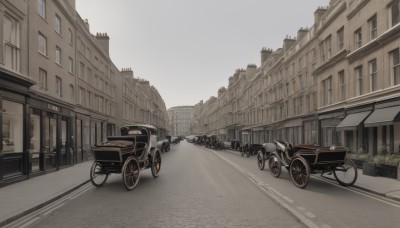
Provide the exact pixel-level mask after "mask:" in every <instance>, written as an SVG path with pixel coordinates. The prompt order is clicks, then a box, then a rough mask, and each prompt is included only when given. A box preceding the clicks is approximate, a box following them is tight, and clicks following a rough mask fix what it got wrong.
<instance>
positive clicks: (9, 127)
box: [2, 100, 24, 152]
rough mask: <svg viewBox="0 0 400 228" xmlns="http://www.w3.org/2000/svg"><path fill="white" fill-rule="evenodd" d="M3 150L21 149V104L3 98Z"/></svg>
mask: <svg viewBox="0 0 400 228" xmlns="http://www.w3.org/2000/svg"><path fill="white" fill-rule="evenodd" d="M2 113H3V115H2V136H3V152H22V151H23V145H24V143H23V131H24V128H23V123H24V121H23V105H22V104H19V103H15V102H11V101H7V100H3V110H2Z"/></svg>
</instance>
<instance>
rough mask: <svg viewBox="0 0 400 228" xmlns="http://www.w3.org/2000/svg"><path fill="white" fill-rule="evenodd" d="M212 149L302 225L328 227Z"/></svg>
mask: <svg viewBox="0 0 400 228" xmlns="http://www.w3.org/2000/svg"><path fill="white" fill-rule="evenodd" d="M209 151H212V152H213V153H214V154H215V155H217V156H218V157H220V158H221V159H222V160H224V161H225V162H226V163H228V164H229V165H231V166H232V167H233V168H235V169H236V170H238V171H239V172H241V173H242V174H244V176H245V177H246V178H247V179H249V180H250V181H251V182H253V183H254V184H255V185H256V186H257V187H258V188H259V189H260V190H261V191H262V192H264V193H265V194H266V195H268V196H269V197H270V198H272V199H273V200H274V201H275V202H277V203H278V204H279V205H280V206H281V207H283V208H285V209H286V210H287V211H289V212H290V213H291V214H292V215H293V216H295V217H296V218H297V219H299V220H300V221H301V222H302V223H303V224H304V225H306V226H307V227H309V228H319V227H322V226H324V227H330V226H329V225H327V224H326V223H325V222H323V221H322V220H321V219H319V218H318V217H317V216H316V215H315V214H313V213H312V212H311V211H308V210H306V208H305V207H303V206H301V205H299V204H298V203H296V202H295V201H293V200H292V199H290V198H289V197H287V196H285V195H283V194H282V193H280V192H279V191H277V190H276V189H274V188H273V187H271V186H269V185H267V184H265V183H264V182H263V181H262V180H261V179H260V178H258V177H256V176H255V175H254V174H253V173H251V172H250V171H248V170H246V169H244V168H242V167H240V166H239V165H238V164H236V163H235V162H233V161H231V160H229V159H227V158H225V157H224V156H222V155H220V154H219V153H217V152H216V151H214V150H210V149H209ZM298 208H304V210H299V209H298Z"/></svg>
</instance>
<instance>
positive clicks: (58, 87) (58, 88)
mask: <svg viewBox="0 0 400 228" xmlns="http://www.w3.org/2000/svg"><path fill="white" fill-rule="evenodd" d="M56 94H57V96H58V97H62V81H61V78H60V77H57V76H56Z"/></svg>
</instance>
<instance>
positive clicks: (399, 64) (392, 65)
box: [389, 48, 400, 86]
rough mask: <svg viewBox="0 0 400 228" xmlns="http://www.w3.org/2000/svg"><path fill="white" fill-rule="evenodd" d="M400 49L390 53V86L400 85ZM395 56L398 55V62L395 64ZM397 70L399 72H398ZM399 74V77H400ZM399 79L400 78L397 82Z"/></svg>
mask: <svg viewBox="0 0 400 228" xmlns="http://www.w3.org/2000/svg"><path fill="white" fill-rule="evenodd" d="M399 50H400V48H397V49H395V50H393V51H391V52H389V64H390V65H389V67H390V85H391V86H394V85H398V84H400V73H399V72H400V70H398V69H399V68H400V51H399ZM394 55H397V62H395V59H394V57H395V56H394ZM396 70H397V71H396ZM398 74H399V75H398ZM397 78H399V79H398V80H397Z"/></svg>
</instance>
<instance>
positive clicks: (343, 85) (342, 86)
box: [339, 70, 346, 101]
mask: <svg viewBox="0 0 400 228" xmlns="http://www.w3.org/2000/svg"><path fill="white" fill-rule="evenodd" d="M345 99H346V81H345V78H344V70H342V71H340V72H339V101H344V100H345Z"/></svg>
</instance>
